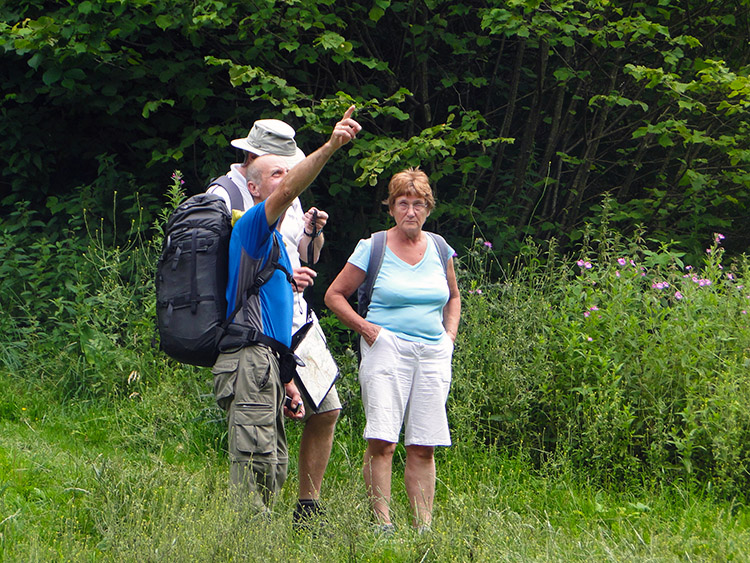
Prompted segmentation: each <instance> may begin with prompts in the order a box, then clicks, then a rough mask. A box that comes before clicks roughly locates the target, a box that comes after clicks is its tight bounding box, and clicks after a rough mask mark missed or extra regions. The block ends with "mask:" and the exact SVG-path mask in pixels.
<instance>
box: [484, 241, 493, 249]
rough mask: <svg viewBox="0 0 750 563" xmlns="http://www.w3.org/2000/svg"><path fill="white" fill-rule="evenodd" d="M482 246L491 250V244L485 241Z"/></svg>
mask: <svg viewBox="0 0 750 563" xmlns="http://www.w3.org/2000/svg"><path fill="white" fill-rule="evenodd" d="M484 246H486V247H487V248H492V243H491V242H490V241H488V240H486V241H484Z"/></svg>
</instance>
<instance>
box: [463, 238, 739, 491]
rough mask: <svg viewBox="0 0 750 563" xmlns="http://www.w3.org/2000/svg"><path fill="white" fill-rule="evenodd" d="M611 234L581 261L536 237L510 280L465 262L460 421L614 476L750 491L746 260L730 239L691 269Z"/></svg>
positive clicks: (486, 435)
mask: <svg viewBox="0 0 750 563" xmlns="http://www.w3.org/2000/svg"><path fill="white" fill-rule="evenodd" d="M605 229H606V224H605V225H604V227H602V228H601V230H600V231H599V232H589V233H587V235H586V236H585V237H584V243H583V246H582V248H581V250H580V254H579V256H577V257H575V258H563V257H559V256H556V255H555V254H554V251H552V250H550V251H548V252H547V253H546V255H545V256H542V255H541V252H539V250H538V249H536V248H534V247H533V245H530V244H529V245H527V247H526V248H527V252H526V255H525V256H523V255H522V256H521V257H520V258H519V262H518V263H517V264H516V266H515V267H514V268H513V269H512V270H511V273H510V274H507V275H506V279H505V280H504V281H503V282H502V283H497V282H495V283H490V282H489V281H488V278H487V276H484V275H480V276H477V275H476V272H477V271H480V272H482V271H483V270H477V269H476V267H474V269H473V270H471V269H467V268H464V269H463V270H462V273H461V276H460V278H461V283H462V288H463V290H464V291H463V299H464V313H463V321H464V324H463V326H462V329H461V331H460V332H461V339H460V341H459V345H458V347H457V353H456V355H457V363H458V367H457V370H458V371H459V373H457V377H456V385H454V391H455V393H454V398H453V400H454V413H455V416H456V418H457V420H458V421H460V423H462V424H466V425H467V426H472V428H473V429H474V430H475V432H477V435H478V436H480V437H481V438H483V439H484V440H485V441H486V442H495V443H497V444H498V445H501V446H502V447H505V448H511V449H514V450H515V449H522V450H525V451H526V452H527V453H529V454H530V455H531V456H532V457H533V458H534V459H537V460H538V461H539V462H544V461H547V462H550V461H554V460H561V459H564V460H568V461H569V462H572V463H573V465H574V466H576V467H579V468H581V469H583V470H585V472H586V473H587V475H590V476H592V477H595V478H599V479H602V480H605V481H609V480H617V481H621V480H625V481H627V479H629V478H635V477H642V476H643V474H644V472H645V473H647V474H651V475H653V476H654V477H655V478H662V477H664V478H668V479H674V478H681V479H685V480H696V481H697V482H700V483H702V484H710V485H711V486H712V487H715V488H717V489H720V490H722V491H723V492H726V493H728V494H732V493H735V492H738V491H742V490H746V487H747V484H748V482H749V481H750V479H748V477H749V476H750V473H749V472H748V470H749V469H750V446H749V445H748V444H750V427H748V424H747V422H746V421H747V420H750V407H748V404H750V382H748V378H747V373H748V366H750V328H749V325H750V322H749V321H748V313H747V312H748V309H750V288H748V287H747V286H746V284H745V280H747V278H748V261H747V259H746V258H744V257H743V258H741V259H739V260H734V261H732V262H731V263H729V264H725V263H724V261H723V258H724V251H723V247H722V243H723V240H724V237H723V236H722V235H721V234H715V235H714V238H713V240H712V243H711V245H710V246H709V247H708V248H707V249H706V252H705V259H704V260H703V263H702V264H695V265H693V264H685V263H683V262H682V258H681V257H682V255H681V254H680V253H679V252H675V251H673V250H671V249H670V245H667V244H662V245H661V246H660V247H659V248H658V250H650V249H648V248H647V247H646V244H645V241H644V240H643V239H642V238H640V237H636V238H635V239H634V240H633V241H623V240H622V239H621V238H620V237H619V235H617V234H613V233H611V232H606V231H605ZM483 245H484V243H483V242H482V241H478V242H477V243H476V246H475V248H474V251H473V252H474V255H473V256H474V258H473V259H470V260H466V265H469V264H471V263H472V260H475V259H476V258H477V257H478V256H480V255H481V253H482V251H483V248H486V247H485V246H483ZM485 254H486V255H488V256H489V255H490V254H491V252H485ZM469 255H470V256H472V254H471V252H470V253H469ZM462 368H463V370H464V373H463V374H462V373H461V371H460V370H461V369H462ZM470 413H473V416H474V418H473V420H474V422H473V423H472V422H471V420H472V418H471V414H470ZM477 415H478V416H477ZM477 421H478V422H477Z"/></svg>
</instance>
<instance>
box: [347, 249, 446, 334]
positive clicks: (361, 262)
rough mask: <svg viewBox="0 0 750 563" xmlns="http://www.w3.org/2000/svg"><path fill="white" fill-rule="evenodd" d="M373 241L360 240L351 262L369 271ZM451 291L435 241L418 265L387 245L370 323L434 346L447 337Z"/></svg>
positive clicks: (376, 284)
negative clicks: (446, 313) (445, 312)
mask: <svg viewBox="0 0 750 563" xmlns="http://www.w3.org/2000/svg"><path fill="white" fill-rule="evenodd" d="M371 248H372V239H371V238H369V239H366V240H360V241H359V243H358V244H357V247H356V248H355V249H354V252H353V253H352V255H351V256H350V257H349V260H348V262H349V263H351V264H353V265H354V266H356V267H357V268H359V269H360V270H363V271H365V272H366V271H367V265H368V263H369V260H370V250H371ZM449 297H450V290H449V288H448V280H447V278H446V276H445V270H444V269H443V265H442V263H441V262H440V256H438V251H437V248H436V247H435V243H434V242H433V241H432V238H430V237H427V250H426V251H425V253H424V256H423V257H422V260H420V261H419V262H418V263H417V264H415V265H413V266H412V265H411V264H407V263H406V262H404V261H403V260H401V259H400V258H399V257H398V256H396V255H395V254H394V253H393V252H392V251H391V249H390V248H388V247H387V246H386V249H385V256H383V265H382V266H381V267H380V272H379V273H378V277H377V278H376V279H375V284H374V285H373V289H372V297H371V299H370V308H369V310H368V312H367V320H368V321H370V322H371V323H374V324H376V325H378V326H382V327H384V328H387V329H388V330H390V331H391V332H393V333H395V334H396V335H397V336H399V337H401V338H403V339H404V340H410V341H414V342H424V343H435V342H438V341H439V340H440V339H441V338H442V337H443V335H444V334H445V328H444V327H443V308H444V307H445V304H446V303H448V298H449Z"/></svg>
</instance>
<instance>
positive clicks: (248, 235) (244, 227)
mask: <svg viewBox="0 0 750 563" xmlns="http://www.w3.org/2000/svg"><path fill="white" fill-rule="evenodd" d="M271 237H276V238H277V239H278V241H279V247H280V254H279V264H280V265H281V266H283V267H284V268H285V269H286V270H287V271H288V272H289V273H291V272H292V265H291V263H290V261H289V255H288V254H287V252H286V249H285V248H284V241H283V238H282V236H281V234H280V233H279V232H278V231H277V230H276V223H274V224H273V225H269V224H268V221H267V220H266V205H265V202H261V203H259V204H258V205H254V206H253V207H251V208H250V209H248V210H247V211H246V212H245V214H244V215H243V216H242V217H241V218H240V219H238V220H237V222H236V223H235V224H234V227H233V228H232V236H231V238H230V239H229V280H228V282H227V294H226V295H227V315H229V314H231V313H232V311H233V310H234V307H235V305H236V303H237V299H241V298H242V295H243V294H244V293H245V291H246V290H247V288H248V287H249V286H250V285H251V284H252V283H253V282H254V281H255V277H256V276H257V274H258V272H259V271H260V269H261V268H262V267H263V265H264V264H265V263H266V260H268V257H269V256H270V254H271V249H272V248H273V239H272V238H271ZM258 297H259V300H260V307H259V309H260V315H258V312H257V310H254V308H253V307H252V302H251V306H249V307H245V309H244V310H243V311H241V312H240V313H238V314H237V317H236V318H235V321H236V322H239V321H241V320H243V321H244V322H243V324H249V325H250V326H253V327H254V328H256V329H259V330H261V332H263V334H265V335H266V336H270V337H271V338H273V339H275V340H278V341H279V342H281V343H282V344H285V345H287V346H289V344H290V343H291V334H292V314H293V306H294V305H293V304H294V296H293V293H292V286H291V284H290V283H289V281H288V280H287V279H286V276H285V275H284V273H283V272H282V271H281V270H276V271H275V272H274V273H273V275H272V276H271V278H270V279H269V280H268V281H267V282H266V283H265V284H263V285H262V286H261V287H260V291H259V292H258ZM243 316H244V319H243Z"/></svg>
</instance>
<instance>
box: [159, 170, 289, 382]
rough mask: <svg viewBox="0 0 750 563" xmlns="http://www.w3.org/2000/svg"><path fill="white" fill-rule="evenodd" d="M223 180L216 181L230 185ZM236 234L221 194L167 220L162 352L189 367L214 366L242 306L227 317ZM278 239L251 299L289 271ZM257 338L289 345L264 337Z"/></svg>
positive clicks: (201, 198) (196, 199)
mask: <svg viewBox="0 0 750 563" xmlns="http://www.w3.org/2000/svg"><path fill="white" fill-rule="evenodd" d="M217 180H219V179H217ZM217 180H214V181H212V183H220V184H221V185H224V183H222V182H219V181H217ZM230 182H231V180H230ZM227 191H229V190H227ZM230 195H231V192H230ZM232 204H233V205H234V204H235V201H234V198H232ZM231 232H232V223H231V217H230V215H229V212H228V211H227V207H226V204H225V203H224V200H223V199H222V198H221V197H220V196H218V195H215V194H209V193H202V194H197V195H194V196H192V197H190V198H188V199H187V200H186V201H184V202H183V203H181V204H180V205H179V206H177V208H176V209H175V210H174V211H173V212H172V215H171V216H170V218H169V220H168V221H167V228H166V233H165V240H164V246H163V248H162V252H161V255H160V257H159V260H158V263H157V266H156V319H157V328H158V331H159V342H160V348H161V349H162V350H163V351H164V352H165V353H166V354H167V355H168V356H170V357H172V358H174V359H175V360H177V361H179V362H182V363H184V364H190V365H194V366H206V367H210V366H212V365H213V364H214V363H215V361H216V358H217V357H218V355H219V342H220V340H221V338H222V337H223V336H224V334H225V332H226V331H227V328H228V326H229V325H230V323H231V321H232V319H233V318H234V316H235V315H236V314H237V313H238V312H239V309H240V307H241V306H242V300H241V299H240V300H238V303H237V307H236V308H235V310H234V311H233V312H232V314H230V315H229V316H227V300H226V289H227V277H228V271H229V238H230V235H231ZM273 239H274V246H273V251H272V252H271V256H270V257H269V259H268V260H267V262H266V264H265V265H264V267H263V268H262V269H261V271H260V272H258V275H257V276H256V279H255V282H254V283H253V284H252V286H251V287H250V288H249V289H248V295H249V294H252V293H257V292H258V291H259V290H260V287H261V286H262V285H263V284H264V283H265V282H266V281H267V280H268V279H269V278H270V277H271V275H273V272H274V271H275V270H276V269H277V268H278V269H281V270H284V268H283V267H282V266H281V265H280V264H279V253H280V249H279V244H278V241H277V240H276V237H273ZM284 273H285V274H286V276H287V278H288V279H289V278H290V277H291V276H290V274H289V273H288V272H286V271H285V270H284ZM255 340H256V341H263V342H264V343H267V344H278V346H277V347H283V345H282V344H281V343H277V342H276V341H275V340H273V339H270V338H268V337H265V335H262V334H259V335H258V337H257V338H256V339H255ZM266 340H268V341H272V342H270V343H269V342H266ZM284 348H285V347H284ZM274 349H276V347H275V348H274Z"/></svg>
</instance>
